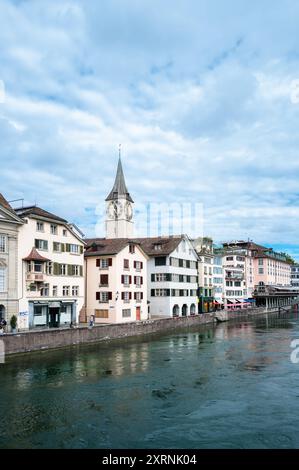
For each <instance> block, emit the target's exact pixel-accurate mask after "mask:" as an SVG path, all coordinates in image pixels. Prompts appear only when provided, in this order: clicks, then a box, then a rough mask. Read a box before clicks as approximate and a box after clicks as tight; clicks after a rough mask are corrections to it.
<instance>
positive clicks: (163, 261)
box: [155, 256, 166, 266]
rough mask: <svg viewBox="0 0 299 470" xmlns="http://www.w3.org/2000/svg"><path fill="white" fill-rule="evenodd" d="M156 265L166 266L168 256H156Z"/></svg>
mask: <svg viewBox="0 0 299 470" xmlns="http://www.w3.org/2000/svg"><path fill="white" fill-rule="evenodd" d="M155 266H166V257H165V256H163V257H159V258H155Z"/></svg>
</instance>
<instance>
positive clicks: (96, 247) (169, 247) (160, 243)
mask: <svg viewBox="0 0 299 470" xmlns="http://www.w3.org/2000/svg"><path fill="white" fill-rule="evenodd" d="M183 239H184V235H177V236H170V237H150V238H133V239H129V238H89V239H85V242H86V244H87V247H86V251H85V256H97V255H114V254H117V253H119V252H120V251H121V250H122V249H123V248H125V247H126V246H127V245H128V243H134V244H135V245H139V246H140V248H141V249H142V251H144V253H146V255H147V256H154V257H158V256H167V255H170V254H171V253H172V252H173V251H174V250H175V249H176V248H177V247H178V245H179V244H180V243H181V241H182V240H183Z"/></svg>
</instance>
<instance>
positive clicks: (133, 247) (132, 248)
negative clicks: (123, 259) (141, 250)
mask: <svg viewBox="0 0 299 470" xmlns="http://www.w3.org/2000/svg"><path fill="white" fill-rule="evenodd" d="M129 252H130V253H135V245H130V246H129Z"/></svg>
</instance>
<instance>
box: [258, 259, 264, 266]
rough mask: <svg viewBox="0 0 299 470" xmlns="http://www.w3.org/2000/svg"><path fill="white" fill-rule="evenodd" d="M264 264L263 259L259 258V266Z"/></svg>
mask: <svg viewBox="0 0 299 470" xmlns="http://www.w3.org/2000/svg"><path fill="white" fill-rule="evenodd" d="M263 265H264V260H263V258H259V266H263Z"/></svg>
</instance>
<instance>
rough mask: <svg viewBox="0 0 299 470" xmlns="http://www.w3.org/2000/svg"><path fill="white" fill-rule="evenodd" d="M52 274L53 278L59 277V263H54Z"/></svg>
mask: <svg viewBox="0 0 299 470" xmlns="http://www.w3.org/2000/svg"><path fill="white" fill-rule="evenodd" d="M53 272H54V276H59V274H60V268H59V263H54V267H53Z"/></svg>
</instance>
